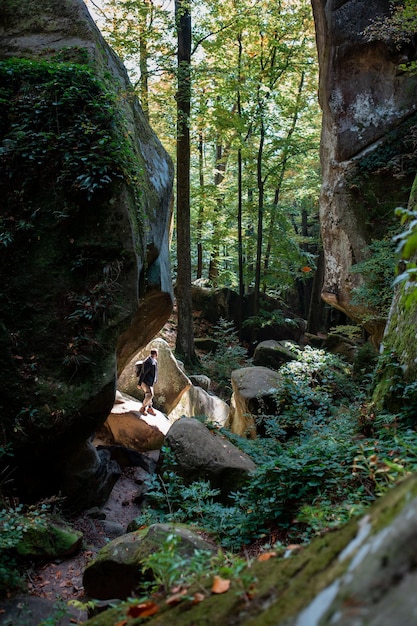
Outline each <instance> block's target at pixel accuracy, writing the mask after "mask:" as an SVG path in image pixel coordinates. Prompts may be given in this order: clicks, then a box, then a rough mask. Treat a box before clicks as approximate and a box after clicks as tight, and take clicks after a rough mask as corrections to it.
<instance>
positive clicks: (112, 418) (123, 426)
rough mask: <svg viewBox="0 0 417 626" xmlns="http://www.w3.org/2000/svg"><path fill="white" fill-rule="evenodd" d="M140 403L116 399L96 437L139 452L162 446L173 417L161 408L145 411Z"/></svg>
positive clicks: (158, 448) (107, 442)
mask: <svg viewBox="0 0 417 626" xmlns="http://www.w3.org/2000/svg"><path fill="white" fill-rule="evenodd" d="M141 406H142V403H141V402H137V401H135V400H133V399H132V400H129V399H126V400H125V401H124V402H117V403H115V404H114V406H113V409H112V411H111V413H110V415H109V416H108V417H107V419H106V421H105V422H104V424H103V426H102V427H101V428H100V429H99V430H98V431H96V439H98V440H100V441H102V442H105V443H106V444H110V445H117V446H125V447H126V448H129V449H130V450H135V451H136V452H146V451H148V450H160V448H161V447H162V444H163V443H164V437H165V435H166V433H167V432H168V430H169V427H170V425H171V424H170V421H169V420H168V419H167V418H166V417H165V415H164V414H163V413H161V412H160V411H156V415H149V414H147V415H142V414H141V413H140V412H139V410H140V408H141Z"/></svg>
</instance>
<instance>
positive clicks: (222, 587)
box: [211, 576, 230, 593]
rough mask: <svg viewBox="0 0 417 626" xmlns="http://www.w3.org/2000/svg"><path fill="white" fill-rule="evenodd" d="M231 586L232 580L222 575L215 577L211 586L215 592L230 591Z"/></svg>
mask: <svg viewBox="0 0 417 626" xmlns="http://www.w3.org/2000/svg"><path fill="white" fill-rule="evenodd" d="M229 588H230V580H228V579H227V578H222V577H221V576H215V577H214V580H213V585H212V587H211V591H212V592H213V593H225V591H229Z"/></svg>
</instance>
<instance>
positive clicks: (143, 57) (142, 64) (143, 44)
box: [139, 0, 153, 121]
mask: <svg viewBox="0 0 417 626" xmlns="http://www.w3.org/2000/svg"><path fill="white" fill-rule="evenodd" d="M143 4H144V6H145V9H146V19H145V20H144V21H143V23H140V24H139V70H140V79H139V89H140V103H141V106H142V110H143V113H144V115H145V117H146V119H147V120H148V121H149V85H148V77H149V70H148V33H147V30H148V15H149V19H152V18H151V15H150V12H151V11H152V8H153V5H152V2H151V0H143Z"/></svg>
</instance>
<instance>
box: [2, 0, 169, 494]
mask: <svg viewBox="0 0 417 626" xmlns="http://www.w3.org/2000/svg"><path fill="white" fill-rule="evenodd" d="M0 73H1V76H0V85H1V90H2V93H1V101H2V105H1V106H2V110H1V124H0V145H1V148H2V161H1V168H2V171H1V172H0V196H1V198H2V202H1V209H0V213H1V214H0V218H1V221H2V224H3V230H4V232H3V236H4V237H6V239H7V243H8V245H7V246H6V245H2V246H1V250H0V279H1V283H2V295H1V297H2V303H1V323H0V347H1V349H0V363H1V369H2V372H3V375H2V378H1V382H0V389H1V393H0V395H1V406H0V412H1V416H2V425H3V428H4V436H5V440H6V441H7V442H8V443H13V446H14V459H13V463H16V465H17V471H16V472H15V473H14V481H15V485H16V486H17V487H18V488H19V489H20V490H21V493H22V494H25V492H26V495H27V496H28V497H31V498H37V497H39V496H40V495H44V494H45V493H47V492H48V491H51V492H53V491H54V492H58V491H59V490H60V489H61V487H62V484H61V483H62V473H63V466H64V465H66V468H67V470H68V468H69V465H68V463H67V460H68V459H69V458H76V457H77V449H78V447H79V446H82V445H83V442H84V441H85V440H86V439H87V438H88V437H89V436H90V435H92V434H93V433H94V431H95V430H96V428H97V427H99V426H100V425H101V424H102V423H103V422H104V420H105V419H106V417H107V416H108V414H109V412H110V411H111V407H112V406H113V401H114V394H115V384H116V378H117V375H118V374H119V373H120V372H121V371H122V370H123V369H124V367H125V366H126V365H127V363H129V361H130V359H131V358H132V357H133V355H135V354H136V353H137V351H138V350H139V349H140V348H141V347H143V346H145V345H146V344H147V343H148V342H149V341H150V340H151V338H152V337H154V336H155V334H156V333H157V332H158V330H159V329H160V328H161V327H162V326H163V325H164V323H165V321H166V320H167V319H168V317H169V315H170V313H171V310H172V303H173V292H172V285H171V275H170V268H169V251H168V233H169V224H170V220H171V195H172V177H173V168H172V164H171V162H170V159H169V157H168V156H167V154H166V152H165V150H164V149H163V147H162V145H161V144H160V142H159V141H158V139H157V138H156V137H155V135H154V133H153V131H152V130H151V128H150V127H149V125H148V123H147V121H146V119H145V117H144V115H143V113H142V111H141V108H140V106H139V104H138V101H137V99H136V98H135V96H134V95H133V93H132V88H131V85H130V83H129V80H128V77H127V73H126V71H125V68H124V67H123V65H122V63H121V61H120V60H119V59H118V57H117V56H116V55H115V54H114V52H113V51H112V50H111V49H110V48H109V47H108V46H107V44H106V43H105V41H104V40H103V38H102V36H101V34H100V32H99V31H98V29H97V27H96V26H95V24H94V22H93V20H92V19H91V17H90V15H89V13H88V11H87V9H86V7H85V4H84V2H83V1H82V0H3V2H2V3H1V7H0ZM97 458H98V457H97ZM97 458H96V461H97ZM96 461H94V463H93V464H95V463H96ZM29 467H30V471H28V468H29ZM72 469H74V471H76V470H77V468H75V467H73V468H72ZM91 505H93V503H91Z"/></svg>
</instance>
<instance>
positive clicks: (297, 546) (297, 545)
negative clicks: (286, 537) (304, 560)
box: [287, 543, 303, 551]
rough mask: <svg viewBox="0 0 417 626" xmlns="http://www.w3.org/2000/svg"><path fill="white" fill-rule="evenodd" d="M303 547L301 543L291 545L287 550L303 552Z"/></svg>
mask: <svg viewBox="0 0 417 626" xmlns="http://www.w3.org/2000/svg"><path fill="white" fill-rule="evenodd" d="M302 547H303V546H302V545H300V544H299V543H290V545H289V546H287V550H291V551H293V550H301V549H302Z"/></svg>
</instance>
